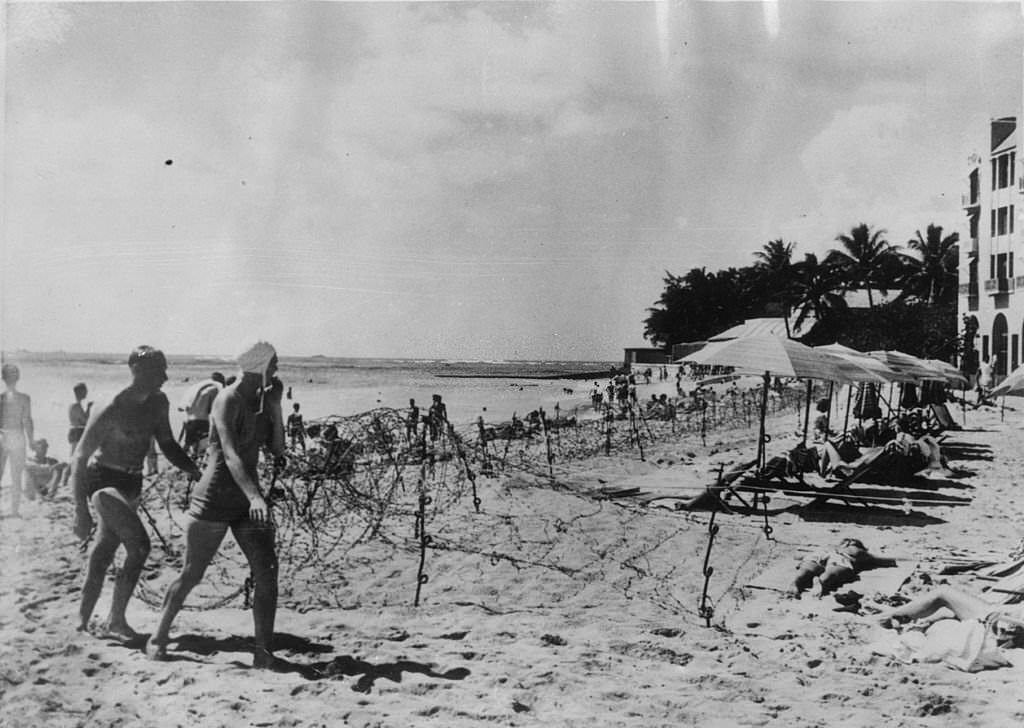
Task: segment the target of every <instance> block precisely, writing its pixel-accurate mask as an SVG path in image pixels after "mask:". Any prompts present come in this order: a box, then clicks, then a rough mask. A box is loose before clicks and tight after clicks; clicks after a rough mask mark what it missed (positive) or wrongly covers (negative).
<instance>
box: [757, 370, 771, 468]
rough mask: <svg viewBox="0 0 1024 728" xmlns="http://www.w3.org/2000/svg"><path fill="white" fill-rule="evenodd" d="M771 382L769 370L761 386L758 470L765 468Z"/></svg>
mask: <svg viewBox="0 0 1024 728" xmlns="http://www.w3.org/2000/svg"><path fill="white" fill-rule="evenodd" d="M770 383H771V374H769V373H768V372H765V373H764V386H763V387H762V388H761V426H760V429H759V430H758V433H757V470H758V472H760V471H761V470H763V469H764V463H765V452H764V449H765V448H764V446H765V440H766V438H765V431H764V429H765V428H764V421H765V418H766V417H767V416H768V386H769V384H770Z"/></svg>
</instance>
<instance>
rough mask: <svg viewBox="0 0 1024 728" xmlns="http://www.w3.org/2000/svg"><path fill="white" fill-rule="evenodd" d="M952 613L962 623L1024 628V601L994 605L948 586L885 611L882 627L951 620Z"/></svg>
mask: <svg viewBox="0 0 1024 728" xmlns="http://www.w3.org/2000/svg"><path fill="white" fill-rule="evenodd" d="M950 613H952V616H953V617H955V618H956V619H959V620H960V621H962V622H965V621H967V620H976V621H978V622H987V621H990V620H994V621H996V622H1000V623H1002V624H1003V625H1006V626H1010V627H1013V628H1022V627H1024V604H990V603H989V602H986V601H985V600H984V599H982V598H981V597H976V596H974V595H973V594H968V593H967V592H964V591H960V590H959V589H953V588H952V587H945V586H944V587H939V588H937V589H934V590H932V591H930V592H928V593H927V594H923V595H921V596H919V597H917V598H916V599H913V600H912V601H909V602H907V603H906V604H904V605H902V606H900V607H896V608H895V609H890V610H887V611H885V612H881V613H880V614H879V615H878V616H877V619H878V623H879V624H880V625H881V626H882V627H885V628H886V629H893V628H895V627H897V626H899V625H902V624H906V623H908V622H913V621H915V620H928V621H931V622H934V621H937V620H940V619H948V618H949V616H950Z"/></svg>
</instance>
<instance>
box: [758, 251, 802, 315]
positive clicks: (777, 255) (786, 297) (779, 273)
mask: <svg viewBox="0 0 1024 728" xmlns="http://www.w3.org/2000/svg"><path fill="white" fill-rule="evenodd" d="M795 248H796V243H792V242H790V243H787V242H784V241H783V240H782V238H776V239H775V240H770V241H768V242H767V243H765V244H764V247H762V248H761V250H758V251H757V252H755V253H754V258H755V259H756V262H755V263H754V270H755V271H757V272H759V273H760V274H762V275H763V276H764V281H765V283H767V287H768V291H769V292H770V294H769V295H770V298H771V300H774V301H778V302H779V303H781V304H782V306H783V310H784V316H785V320H786V331H787V332H788V331H789V312H790V310H791V309H792V308H793V290H792V289H793V250H794V249H795Z"/></svg>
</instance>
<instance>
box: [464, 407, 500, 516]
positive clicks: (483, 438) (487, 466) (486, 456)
mask: <svg viewBox="0 0 1024 728" xmlns="http://www.w3.org/2000/svg"><path fill="white" fill-rule="evenodd" d="M476 426H477V430H478V433H479V438H480V460H481V464H480V472H481V473H483V474H484V475H493V474H494V469H493V468H492V467H491V456H490V453H488V451H487V430H486V429H485V428H484V418H483V415H481V416H479V417H477V418H476ZM463 460H465V457H463ZM474 487H475V484H474ZM477 510H479V509H477Z"/></svg>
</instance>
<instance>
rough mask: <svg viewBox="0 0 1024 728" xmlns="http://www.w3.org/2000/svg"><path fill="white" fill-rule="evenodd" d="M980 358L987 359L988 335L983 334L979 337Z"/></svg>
mask: <svg viewBox="0 0 1024 728" xmlns="http://www.w3.org/2000/svg"><path fill="white" fill-rule="evenodd" d="M981 358H982V361H984V360H985V359H988V336H986V335H984V334H982V337H981Z"/></svg>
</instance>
